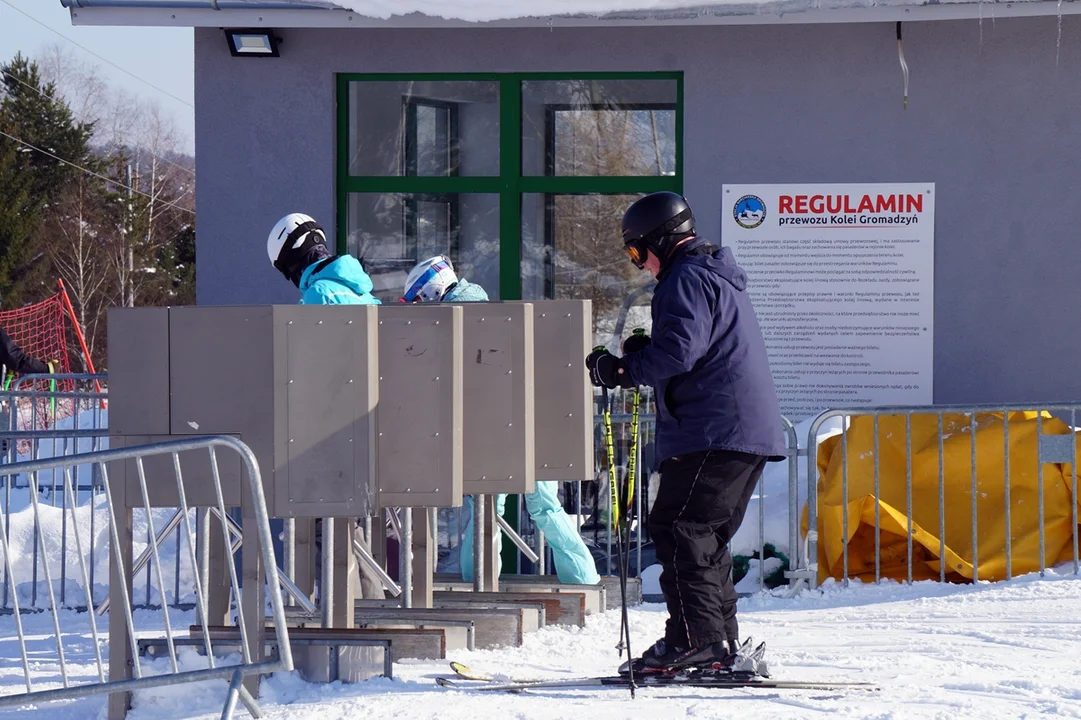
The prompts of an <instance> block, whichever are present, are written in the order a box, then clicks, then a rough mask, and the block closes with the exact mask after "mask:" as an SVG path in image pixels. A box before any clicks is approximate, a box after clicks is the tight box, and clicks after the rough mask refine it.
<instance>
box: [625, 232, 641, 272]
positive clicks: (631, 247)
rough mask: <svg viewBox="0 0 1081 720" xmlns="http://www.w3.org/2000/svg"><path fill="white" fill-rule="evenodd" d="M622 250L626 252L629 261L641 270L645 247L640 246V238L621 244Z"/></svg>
mask: <svg viewBox="0 0 1081 720" xmlns="http://www.w3.org/2000/svg"><path fill="white" fill-rule="evenodd" d="M623 251H624V252H625V253H627V257H629V258H630V259H631V262H632V263H633V264H634V266H635V267H636V268H638V269H639V270H641V269H642V268H643V267H645V264H646V257H647V255H646V248H645V247H644V246H642V239H641V238H638V239H637V240H631V241H630V242H628V243H627V244H626V245H624V246H623Z"/></svg>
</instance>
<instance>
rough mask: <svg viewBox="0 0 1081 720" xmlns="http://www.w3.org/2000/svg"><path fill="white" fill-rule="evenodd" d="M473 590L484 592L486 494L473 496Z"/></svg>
mask: <svg viewBox="0 0 1081 720" xmlns="http://www.w3.org/2000/svg"><path fill="white" fill-rule="evenodd" d="M473 591H474V592H484V496H483V495H474V496H473Z"/></svg>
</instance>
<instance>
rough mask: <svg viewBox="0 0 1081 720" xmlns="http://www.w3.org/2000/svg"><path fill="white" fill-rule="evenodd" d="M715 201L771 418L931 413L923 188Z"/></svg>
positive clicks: (929, 200) (784, 191) (931, 277)
mask: <svg viewBox="0 0 1081 720" xmlns="http://www.w3.org/2000/svg"><path fill="white" fill-rule="evenodd" d="M721 194H722V203H723V204H722V211H721V243H722V244H723V245H727V246H729V247H731V248H732V251H733V252H734V253H735V255H736V261H737V262H738V263H739V264H740V265H741V266H742V267H743V268H744V269H745V270H746V271H747V276H748V290H749V292H750V293H751V298H752V299H753V301H754V306H755V312H756V314H757V315H758V320H759V323H760V324H761V326H762V331H763V333H764V334H765V338H766V346H767V348H768V349H769V357H770V368H771V370H772V372H773V379H774V382H775V383H776V385H777V391H778V393H779V395H780V398H781V410H782V412H783V413H784V414H785V415H786V416H787V417H788V418H789V419H790V420H792V421H793V422H798V421H800V420H802V419H805V418H808V417H811V416H813V415H815V414H817V413H818V412H820V411H822V410H824V409H827V408H838V407H852V406H866V405H928V404H931V402H932V376H933V371H934V347H933V339H934V300H935V298H934V290H935V273H934V270H935V266H934V258H935V186H934V183H898V184H892V183H891V184H812V185H802V184H801V185H795V184H792V185H787V184H786V185H725V186H723V187H722V189H721Z"/></svg>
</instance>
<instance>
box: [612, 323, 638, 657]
mask: <svg viewBox="0 0 1081 720" xmlns="http://www.w3.org/2000/svg"><path fill="white" fill-rule="evenodd" d="M636 332H637V331H636ZM640 402H641V393H640V392H639V390H638V388H637V387H635V389H634V395H633V397H632V401H631V403H632V404H631V408H632V409H631V440H630V443H629V446H628V448H627V453H628V457H627V480H626V482H624V484H623V498H622V502H623V525H622V526H621V528H620V532H621V534H622V537H623V539H624V540H625V543H624V550H623V556H622V561H623V576H624V577H627V578H629V577H630V564H631V524H630V518H631V501H632V500H633V498H634V492H635V475H636V474H637V472H638V462H637V459H638V407H639V404H640ZM638 522H639V523H641V522H642V519H641V518H638ZM638 571H639V573H640V572H641V571H642V569H641V568H638ZM621 623H622V621H621ZM623 631H624V628H623V627H622V625H621V627H620V629H619V645H617V646H616V647H617V649H618V650H619V654H620V656H621V657H622V655H623ZM628 632H629V628H628ZM627 652H628V653H630V647H629V645H628V647H627ZM628 657H630V656H629V655H628Z"/></svg>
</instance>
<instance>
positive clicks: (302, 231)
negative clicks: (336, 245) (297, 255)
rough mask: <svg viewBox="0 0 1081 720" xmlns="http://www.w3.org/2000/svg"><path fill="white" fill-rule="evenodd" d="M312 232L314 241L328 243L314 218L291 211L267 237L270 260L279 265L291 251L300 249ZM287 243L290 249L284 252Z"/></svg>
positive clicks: (312, 240) (267, 250)
mask: <svg viewBox="0 0 1081 720" xmlns="http://www.w3.org/2000/svg"><path fill="white" fill-rule="evenodd" d="M312 234H314V235H315V236H316V237H312V238H310V239H311V242H312V243H320V244H322V245H326V244H327V236H326V234H325V233H324V232H323V228H322V227H321V226H320V225H319V223H317V222H316V221H315V219H314V218H312V217H311V216H310V215H305V214H304V213H289V214H288V215H286V216H285V217H283V218H282V219H281V220H279V221H278V222H277V224H276V225H275V226H274V229H273V230H271V231H270V235H269V236H268V237H267V241H266V252H267V255H268V256H269V257H270V262H271V263H273V264H274V266H275V267H277V266H278V264H279V262H283V261H284V260H285V259H286V258H285V256H287V255H288V254H289V251H295V250H300V249H301V247H302V246H303V245H304V244H305V241H306V240H309V235H312ZM286 245H288V250H287V251H286V252H285V253H283V252H282V250H283V249H284V248H285V247H286ZM279 269H280V268H279Z"/></svg>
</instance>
